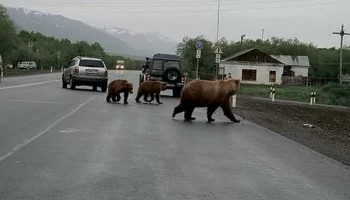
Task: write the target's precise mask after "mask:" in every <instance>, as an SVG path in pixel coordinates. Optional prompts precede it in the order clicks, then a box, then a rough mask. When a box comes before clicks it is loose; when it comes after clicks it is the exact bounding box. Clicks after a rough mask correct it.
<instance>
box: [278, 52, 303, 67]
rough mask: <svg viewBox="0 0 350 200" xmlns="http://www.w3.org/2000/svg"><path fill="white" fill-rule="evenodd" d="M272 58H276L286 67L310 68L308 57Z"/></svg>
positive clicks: (288, 56) (279, 56) (282, 56)
mask: <svg viewBox="0 0 350 200" xmlns="http://www.w3.org/2000/svg"><path fill="white" fill-rule="evenodd" d="M271 57H273V58H275V59H276V60H278V61H280V62H282V63H283V64H285V65H291V66H301V67H310V62H309V57H308V56H292V55H271Z"/></svg>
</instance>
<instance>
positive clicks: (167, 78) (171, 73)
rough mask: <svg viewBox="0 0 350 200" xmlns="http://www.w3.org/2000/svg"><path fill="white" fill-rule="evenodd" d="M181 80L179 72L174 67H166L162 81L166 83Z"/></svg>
mask: <svg viewBox="0 0 350 200" xmlns="http://www.w3.org/2000/svg"><path fill="white" fill-rule="evenodd" d="M180 80H181V72H180V70H179V69H177V68H175V67H170V68H168V69H166V70H165V71H164V73H163V81H164V82H167V83H178V82H179V81H180Z"/></svg>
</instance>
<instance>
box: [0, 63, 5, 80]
mask: <svg viewBox="0 0 350 200" xmlns="http://www.w3.org/2000/svg"><path fill="white" fill-rule="evenodd" d="M0 71H1V74H0V81H1V79H2V78H4V68H3V67H2V66H1V68H0Z"/></svg>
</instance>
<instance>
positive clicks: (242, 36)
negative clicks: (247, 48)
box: [241, 34, 245, 51]
mask: <svg viewBox="0 0 350 200" xmlns="http://www.w3.org/2000/svg"><path fill="white" fill-rule="evenodd" d="M244 37H245V34H244V35H241V51H243V38H244Z"/></svg>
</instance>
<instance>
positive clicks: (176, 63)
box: [164, 60, 180, 69]
mask: <svg viewBox="0 0 350 200" xmlns="http://www.w3.org/2000/svg"><path fill="white" fill-rule="evenodd" d="M169 67H175V68H177V69H180V62H179V61H173V60H170V61H166V60H165V61H164V69H167V68H169Z"/></svg>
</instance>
